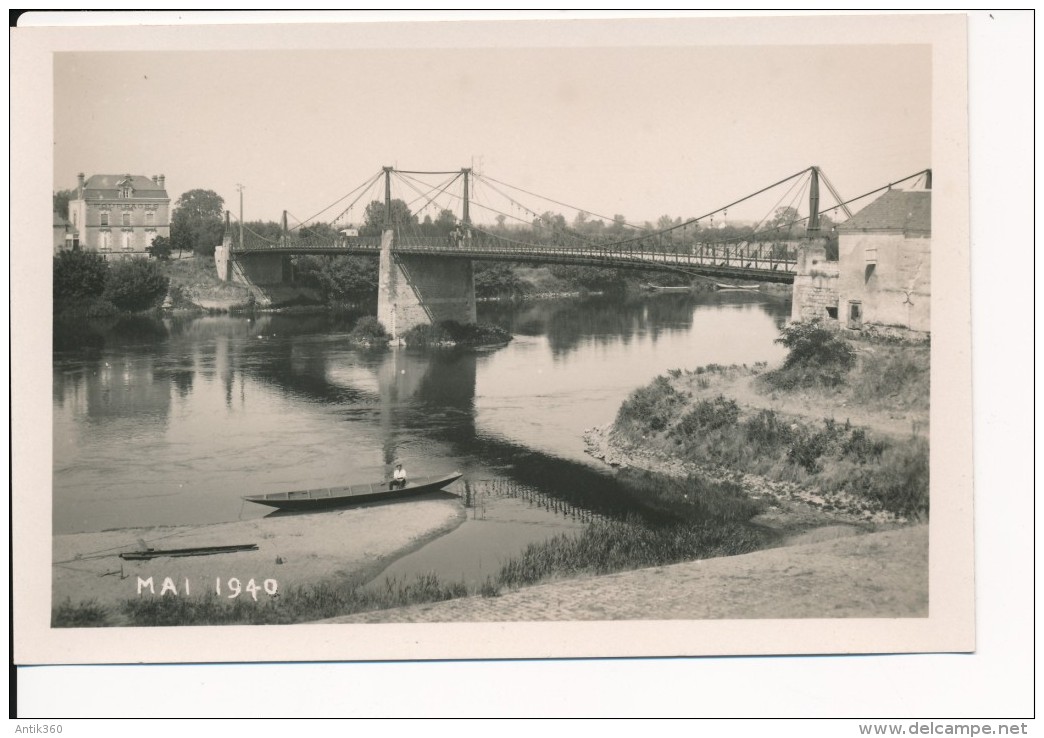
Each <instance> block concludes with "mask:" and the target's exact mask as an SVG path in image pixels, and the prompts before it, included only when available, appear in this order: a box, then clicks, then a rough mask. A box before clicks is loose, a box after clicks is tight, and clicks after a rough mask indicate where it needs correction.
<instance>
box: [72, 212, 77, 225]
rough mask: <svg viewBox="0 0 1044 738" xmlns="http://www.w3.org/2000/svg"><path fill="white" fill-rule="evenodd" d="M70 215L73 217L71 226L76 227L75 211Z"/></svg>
mask: <svg viewBox="0 0 1044 738" xmlns="http://www.w3.org/2000/svg"><path fill="white" fill-rule="evenodd" d="M72 215H73V225H76V211H75V210H73V213H72Z"/></svg>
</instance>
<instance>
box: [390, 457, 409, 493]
mask: <svg viewBox="0 0 1044 738" xmlns="http://www.w3.org/2000/svg"><path fill="white" fill-rule="evenodd" d="M405 486H406V470H405V469H403V468H402V462H401V461H399V462H397V463H396V464H395V472H394V473H393V474H392V480H391V481H390V482H388V489H402V488H403V487H405Z"/></svg>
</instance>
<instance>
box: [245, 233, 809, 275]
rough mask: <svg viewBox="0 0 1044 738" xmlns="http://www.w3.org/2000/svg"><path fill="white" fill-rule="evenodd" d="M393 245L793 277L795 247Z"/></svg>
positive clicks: (304, 249) (519, 258)
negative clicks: (668, 247) (669, 247)
mask: <svg viewBox="0 0 1044 738" xmlns="http://www.w3.org/2000/svg"><path fill="white" fill-rule="evenodd" d="M393 248H394V250H395V251H396V252H397V253H400V254H425V255H431V256H447V257H451V256H452V257H467V258H470V259H477V260H484V261H514V262H526V263H541V264H549V263H550V264H571V265H578V266H600V267H614V268H627V269H652V270H664V271H689V272H694V273H700V274H706V275H708V276H720V277H728V278H737V279H752V280H759V281H771V282H793V281H794V274H795V272H796V270H797V259H796V252H795V250H794V249H793V248H791V247H790V244H789V243H787V244H786V245H785V246H783V248H781V244H771V243H740V244H727V245H722V244H690V245H686V246H679V247H677V248H672V249H671V250H666V248H664V247H654V246H651V245H647V244H642V243H636V244H635V245H634V246H633V247H632V248H624V249H621V248H619V247H614V248H599V247H598V246H596V245H590V246H583V247H573V246H556V245H550V244H547V245H542V244H520V243H514V242H504V241H500V240H497V239H484V238H476V239H472V238H468V239H461V240H452V239H448V238H444V237H443V238H438V237H435V238H427V237H397V238H396V240H395V245H394V247H393ZM380 249H381V242H380V238H377V237H357V238H348V239H338V240H320V239H302V240H301V241H297V242H289V243H286V244H270V243H263V244H247V245H244V246H242V247H239V246H233V248H232V253H233V254H235V255H237V256H248V255H251V254H272V253H277V254H311V255H326V256H332V255H359V254H378V253H380Z"/></svg>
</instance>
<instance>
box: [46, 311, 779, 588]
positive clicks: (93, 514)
mask: <svg viewBox="0 0 1044 738" xmlns="http://www.w3.org/2000/svg"><path fill="white" fill-rule="evenodd" d="M789 311H790V305H789V300H787V299H780V298H779V297H776V296H765V295H759V294H757V293H748V292H718V293H706V294H663V295H650V296H646V297H640V298H629V299H623V298H588V299H585V300H579V299H578V300H549V301H545V302H532V303H525V304H522V305H506V304H500V303H486V304H480V306H479V320H480V321H484V322H491V323H497V324H499V325H502V326H503V327H505V328H507V329H508V330H510V331H511V332H512V333H513V334H514V335H515V339H514V340H513V341H512V342H511V343H510V344H508V345H507V346H504V347H500V348H495V349H482V350H477V351H437V352H427V353H425V352H417V351H412V350H409V349H402V348H398V349H391V350H387V351H376V352H373V351H360V350H355V349H352V348H349V347H348V346H347V342H346V340H345V339H346V335H347V333H348V331H349V330H350V329H351V327H352V325H353V323H354V320H355V317H352V316H333V315H309V316H290V315H262V316H256V317H252V318H251V317H244V316H221V317H191V318H172V319H165V320H158V319H152V318H140V317H135V318H124V319H119V320H109V321H105V322H91V323H87V324H84V323H78V324H75V325H65V324H56V325H55V327H54V377H53V380H54V383H53V407H54V417H53V421H54V422H53V443H54V470H53V471H54V477H53V529H54V532H55V533H70V532H79V531H98V530H105V529H111V528H124V527H138V526H159V525H183V524H197V523H215V522H223V521H230V520H237V519H246V518H253V517H259V516H262V515H265V514H267V513H269V512H270V510H269V509H268V508H263V507H261V506H259V505H254V504H251V503H244V502H243V501H242V500H241V498H240V496H241V495H245V494H257V493H265V492H278V491H284V490H288V489H305V488H310V487H326V486H333V485H340V484H344V483H345V482H348V481H354V482H357V481H371V480H378V479H382V478H385V477H386V476H387V475H388V473H389V469H390V467H389V464H390V463H391V462H392V461H393V460H394V459H401V460H403V462H404V464H405V466H406V468H407V470H408V471H409V472H410V473H411V474H412V475H415V476H420V475H427V474H439V473H443V472H450V471H453V470H460V471H461V472H463V473H464V474H465V479H466V480H467V485H466V486H465V485H464V484H463V482H457V483H456V484H455V485H454V486H453V487H451V488H450V491H452V492H454V493H456V494H458V495H460V497H461V504H466V505H467V507H466V513H467V520H466V522H465V523H464V524H462V525H461V526H460V527H459V528H457V529H456V530H455V531H453V532H452V533H450V534H448V535H446V536H443V537H442V538H439V539H437V540H435V541H433V542H431V543H429V544H428V545H426V546H424V547H423V548H421V549H420V550H418V551H416V552H415V553H413V554H410V555H409V556H407V557H405V558H403V559H400V560H399V561H398V562H396V563H395V564H393V565H392V567H391V568H390V569H389V570H388V572H386V573H387V574H389V575H396V576H398V575H404V576H409V575H411V574H413V573H416V572H420V571H426V570H435V571H437V572H438V573H439V574H440V575H441V576H444V577H446V578H447V579H449V580H451V581H453V580H459V579H461V578H463V579H465V580H467V581H469V582H475V581H478V580H480V579H484V577H485V575H486V574H488V573H490V572H491V571H492V570H493V569H495V567H496V566H497V565H498V563H499V562H500V561H502V560H503V559H505V558H508V557H510V556H512V555H515V554H517V553H518V552H519V551H521V550H522V549H523V548H524V547H525V545H526V544H528V543H530V542H533V541H539V540H542V539H545V538H547V537H549V536H552V535H554V534H556V533H560V532H569V531H575V530H578V529H579V528H581V527H582V526H584V525H586V524H587V522H589V521H590V520H592V519H595V518H598V517H620V516H623V515H625V514H628V513H635V512H638V513H639V514H641V506H640V505H638V504H636V502H635V495H636V494H637V493H636V492H635V490H632V489H629V488H628V487H627V485H626V484H625V483H624V482H623V481H621V480H620V479H618V478H617V475H616V474H615V473H614V472H613V471H612V470H611V469H609V468H607V467H606V466H605V465H604V464H602V463H601V462H599V461H597V460H595V459H592V458H590V457H589V456H587V455H586V454H585V453H584V446H583V440H582V433H583V431H584V430H585V429H586V428H589V427H591V426H593V425H598V424H602V423H606V422H608V421H611V420H612V419H613V417H614V416H615V414H616V411H617V409H618V407H619V406H620V403H621V402H622V401H623V400H624V399H626V397H627V395H628V394H629V393H630V392H631V391H632V390H634V389H635V388H637V387H639V386H641V385H643V384H645V383H647V382H648V381H649V380H650V379H652V378H653V377H655V376H656V375H658V374H662V373H664V372H666V371H667V370H669V369H674V368H694V367H696V366H700V365H704V364H709V363H718V364H732V363H739V364H743V363H746V364H751V363H754V362H757V361H775V360H777V359H779V358H781V357H782V355H783V349H782V348H781V347H780V346H778V345H775V344H774V343H773V339H774V338H775V337H776V336H777V335H778V329H779V327H780V326H781V325H782V324H783V322H784V321H785V319H786V317H787V316H788V315H789ZM395 504H404V505H405V504H409V502H408V501H405V502H398V503H395Z"/></svg>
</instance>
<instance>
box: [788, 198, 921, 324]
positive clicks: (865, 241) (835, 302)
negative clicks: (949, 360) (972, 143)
mask: <svg viewBox="0 0 1044 738" xmlns="http://www.w3.org/2000/svg"><path fill="white" fill-rule="evenodd" d="M837 232H838V260H837V261H828V260H827V258H826V248H825V240H821V239H819V240H813V241H811V242H810V243H809V244H807V245H806V246H804V247H802V248H801V250H800V253H799V256H798V265H797V276H796V277H795V279H794V302H793V308H792V310H791V320H811V319H813V318H819V319H821V320H823V321H824V322H831V321H836V322H837V323H839V324H840V326H841V327H843V328H848V329H850V330H862V328H863V326H864V325H873V326H877V327H890V328H900V329H904V330H910V331H916V332H918V333H929V332H930V331H931V304H930V303H931V244H932V193H931V190H888V191H887V192H886V193H885V194H883V195H882V196H881V197H879V198H877V199H876V200H874V201H873V202H872V203H870V204H869V205H867V206H866V207H865V208H863V209H862V210H860V211H859V212H858V213H856V214H855V215H854V216H852V218H850V219H849V220H848V221H847V222H845V223H842V224H841V225H839V226H838V227H837Z"/></svg>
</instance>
